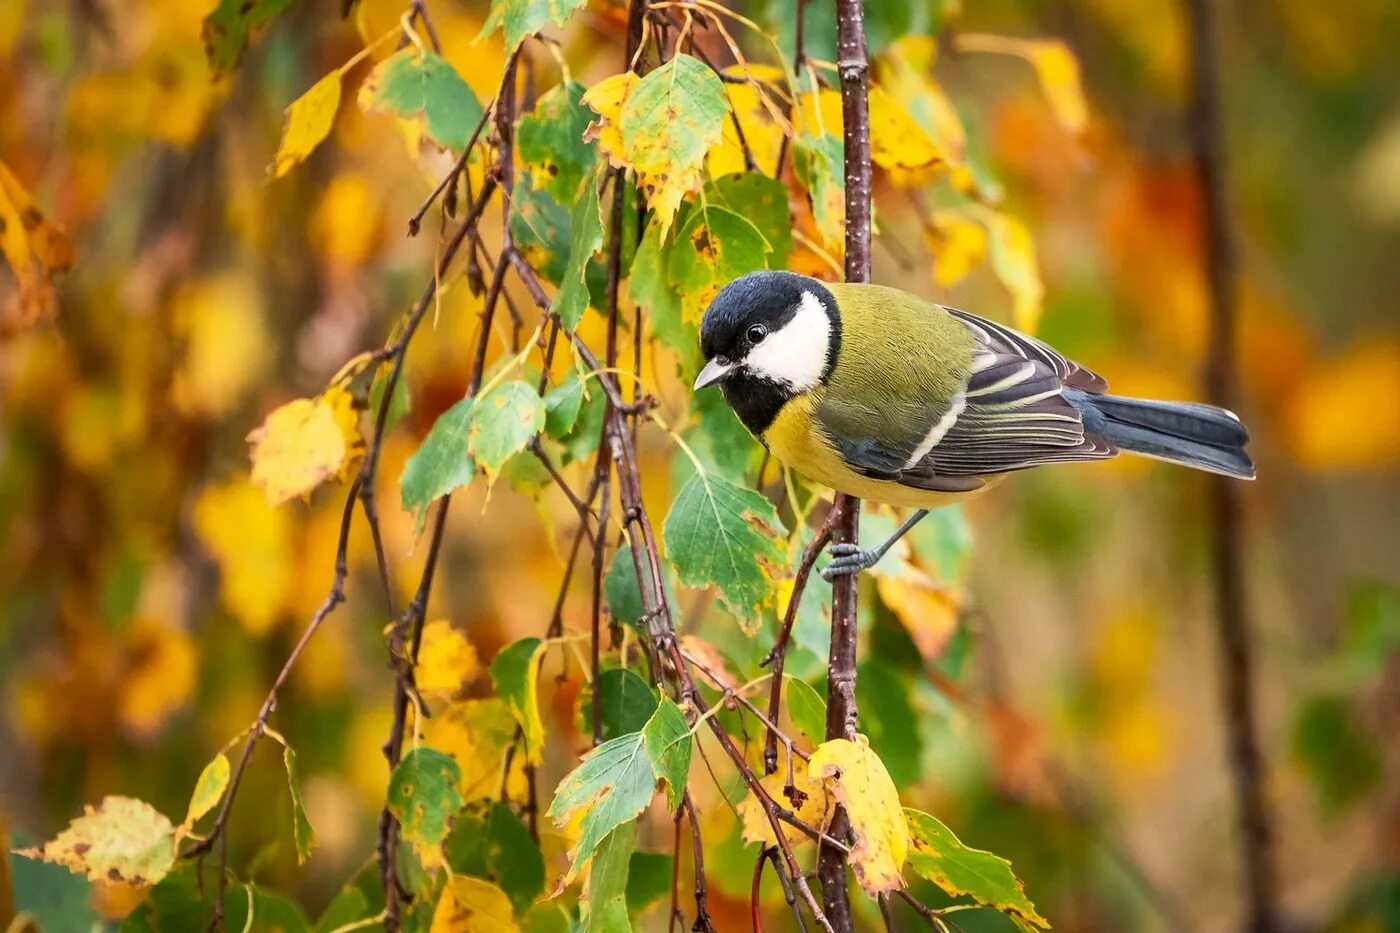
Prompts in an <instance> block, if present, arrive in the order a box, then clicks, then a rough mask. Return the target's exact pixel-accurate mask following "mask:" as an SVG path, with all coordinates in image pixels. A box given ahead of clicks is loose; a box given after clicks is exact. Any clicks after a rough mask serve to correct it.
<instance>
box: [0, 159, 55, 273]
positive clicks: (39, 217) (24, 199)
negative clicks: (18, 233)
mask: <svg viewBox="0 0 1400 933" xmlns="http://www.w3.org/2000/svg"><path fill="white" fill-rule="evenodd" d="M0 192H3V194H4V196H5V198H6V199H7V200H8V201H9V202H10V204H11V205H12V206H13V207H14V209H15V211H17V212H18V213H19V216H20V222H21V224H22V225H23V228H24V234H25V236H27V237H28V239H29V248H30V250H32V251H33V253H34V257H35V258H36V259H38V260H39V263H40V264H41V265H42V266H43V267H44V271H46V272H63V271H65V270H67V269H68V268H69V267H70V266H72V265H73V246H72V244H71V243H69V242H68V236H67V234H65V233H64V232H63V229H62V228H61V227H59V226H58V225H57V224H55V223H53V222H52V221H50V220H48V219H47V218H45V217H44V215H43V214H42V213H40V211H39V208H38V207H36V206H35V204H34V200H33V199H32V198H31V197H30V196H29V192H27V191H25V190H24V186H22V185H21V184H20V183H19V179H17V178H15V176H14V174H13V173H11V172H10V170H9V169H8V168H7V167H6V166H5V163H4V162H0Z"/></svg>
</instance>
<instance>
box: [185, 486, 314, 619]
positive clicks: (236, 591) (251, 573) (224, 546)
mask: <svg viewBox="0 0 1400 933" xmlns="http://www.w3.org/2000/svg"><path fill="white" fill-rule="evenodd" d="M194 529H195V534H196V535H198V536H199V540H200V542H201V543H202V544H203V545H204V547H205V548H206V549H207V550H208V551H209V553H210V555H211V556H212V557H213V558H214V560H215V562H216V563H217V564H218V565H219V593H220V596H221V597H222V598H223V602H224V605H225V606H226V607H228V610H229V612H231V613H233V615H234V616H235V617H236V618H237V619H238V621H239V622H241V623H242V624H243V627H244V628H245V629H247V630H248V632H249V633H250V634H253V635H261V634H263V633H265V632H266V631H267V630H268V629H270V628H271V627H272V624H273V623H274V622H276V621H277V619H278V618H279V616H280V615H281V613H282V608H283V606H284V605H285V604H286V600H287V597H288V595H289V594H290V593H291V590H292V582H293V581H292V568H293V566H294V560H293V558H294V556H295V555H294V554H293V549H292V520H291V518H290V517H289V516H288V514H287V513H286V512H285V511H282V510H279V509H276V508H274V507H273V506H271V505H269V504H268V502H267V496H266V495H264V494H263V492H262V490H260V489H258V488H257V487H256V486H254V485H253V484H252V483H250V482H247V481H244V480H235V481H233V482H230V483H225V484H223V485H220V486H211V487H209V488H208V489H206V490H205V491H204V492H203V493H202V494H201V495H200V497H199V500H198V501H197V502H196V503H195V507H194Z"/></svg>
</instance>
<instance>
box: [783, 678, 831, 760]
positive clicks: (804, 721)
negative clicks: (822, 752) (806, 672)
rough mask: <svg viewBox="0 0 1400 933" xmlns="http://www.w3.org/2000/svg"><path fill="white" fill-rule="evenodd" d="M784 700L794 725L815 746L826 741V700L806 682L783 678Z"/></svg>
mask: <svg viewBox="0 0 1400 933" xmlns="http://www.w3.org/2000/svg"><path fill="white" fill-rule="evenodd" d="M783 700H784V702H785V703H787V711H788V716H789V717H791V718H792V724H793V725H794V726H796V727H797V728H798V729H799V730H801V732H802V734H803V735H805V736H807V738H808V739H810V740H811V741H812V742H813V744H816V745H820V744H821V743H822V742H825V741H826V700H824V699H822V697H821V694H819V693H817V691H816V690H814V689H813V688H812V685H811V684H809V683H807V682H806V681H805V680H798V679H797V678H796V677H789V676H784V677H783Z"/></svg>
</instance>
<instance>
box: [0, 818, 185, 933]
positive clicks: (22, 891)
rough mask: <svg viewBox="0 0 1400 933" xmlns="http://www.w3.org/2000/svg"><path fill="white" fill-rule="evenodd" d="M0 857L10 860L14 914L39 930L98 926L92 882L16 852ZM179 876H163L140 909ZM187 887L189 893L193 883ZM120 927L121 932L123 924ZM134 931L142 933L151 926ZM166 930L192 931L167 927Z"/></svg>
mask: <svg viewBox="0 0 1400 933" xmlns="http://www.w3.org/2000/svg"><path fill="white" fill-rule="evenodd" d="M9 841H10V842H11V843H13V844H14V845H15V846H19V845H21V844H22V843H23V842H24V841H27V840H21V839H19V838H17V837H14V838H11V839H10V840H9ZM0 858H8V859H9V860H10V880H11V882H12V883H13V884H12V886H13V888H14V909H15V913H16V914H28V915H29V916H31V917H33V918H34V919H35V920H36V921H37V922H38V924H39V929H41V930H91V929H93V927H94V925H97V924H99V918H98V915H97V911H95V910H93V908H92V883H91V882H90V881H88V880H87V878H86V877H84V876H82V875H75V874H73V873H72V872H71V871H69V870H68V869H67V868H64V867H63V866H62V865H51V864H49V863H48V862H41V861H39V860H38V859H32V858H26V857H24V856H22V855H20V854H19V853H18V852H4V853H0ZM181 874H185V873H183V872H179V871H174V872H171V873H170V874H169V875H166V876H165V878H163V879H162V880H161V882H160V884H157V885H156V886H155V887H153V888H151V890H150V893H149V894H147V895H146V899H145V901H143V902H142V906H145V905H146V904H151V903H153V900H154V898H155V897H156V895H157V894H158V893H161V894H163V893H164V891H163V889H165V888H166V887H167V885H168V884H169V883H170V882H171V881H172V880H173V879H175V878H177V877H178V876H180V875H181ZM189 887H190V890H191V891H193V889H194V885H193V883H191V884H190V885H189ZM9 896H10V891H8V890H6V891H4V892H3V894H0V899H3V898H6V897H9ZM198 909H199V903H198V901H196V902H195V911H196V913H195V915H194V917H195V925H196V927H199V926H200V925H201V924H202V921H203V918H202V916H201V915H200V914H199V913H198ZM138 910H139V908H138ZM136 912H137V911H132V913H136ZM122 928H123V930H125V929H126V925H125V924H123V926H122ZM135 929H139V930H145V929H152V927H136V928H135ZM168 929H193V928H192V927H176V926H171V927H169V928H168Z"/></svg>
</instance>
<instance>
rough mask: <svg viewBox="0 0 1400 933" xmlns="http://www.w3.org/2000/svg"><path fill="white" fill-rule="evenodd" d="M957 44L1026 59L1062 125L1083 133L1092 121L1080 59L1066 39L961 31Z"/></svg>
mask: <svg viewBox="0 0 1400 933" xmlns="http://www.w3.org/2000/svg"><path fill="white" fill-rule="evenodd" d="M955 45H956V46H957V48H958V50H959V51H963V52H997V53H1001V54H1004V55H1014V56H1016V57H1017V58H1022V59H1025V60H1026V61H1028V62H1030V64H1031V67H1033V68H1034V69H1035V74H1036V77H1037V78H1039V79H1040V85H1041V87H1042V88H1044V89H1045V97H1046V99H1047V100H1049V101H1050V107H1051V109H1052V110H1053V111H1054V112H1055V119H1056V120H1058V121H1059V122H1060V125H1061V126H1063V127H1064V128H1065V129H1066V130H1068V131H1069V132H1071V133H1082V132H1083V131H1084V129H1085V127H1087V126H1088V125H1089V108H1088V105H1087V104H1086V103H1085V102H1084V90H1083V88H1082V87H1080V83H1079V62H1078V60H1077V59H1075V57H1074V53H1073V52H1071V51H1070V49H1069V46H1067V45H1065V44H1064V43H1063V42H1060V41H1058V40H1054V39H1012V38H1009V37H1006V36H993V35H986V34H983V33H959V34H958V37H957V39H956V40H955Z"/></svg>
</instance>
